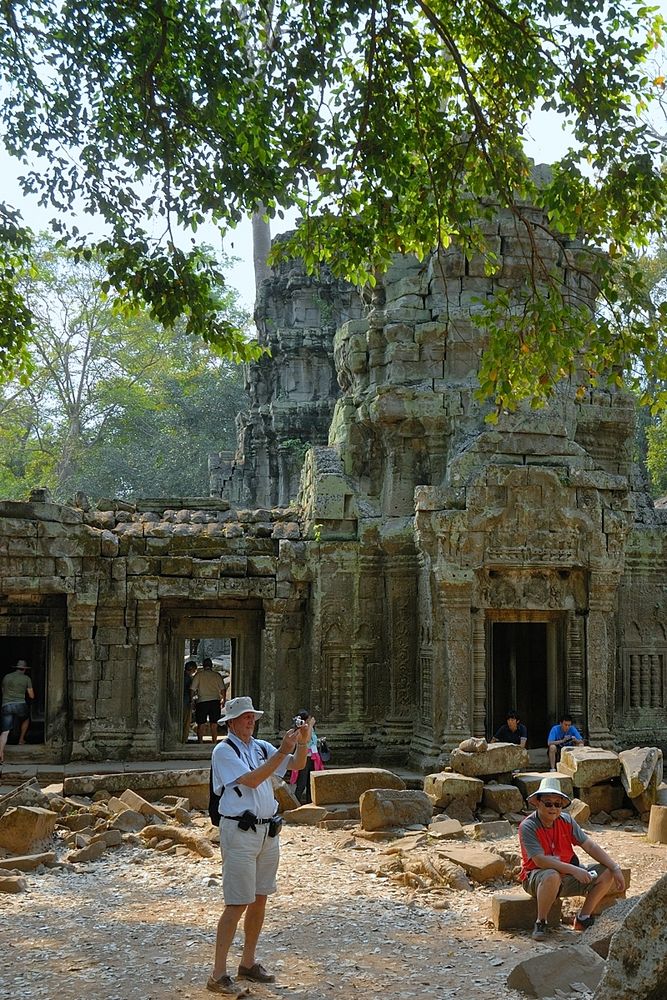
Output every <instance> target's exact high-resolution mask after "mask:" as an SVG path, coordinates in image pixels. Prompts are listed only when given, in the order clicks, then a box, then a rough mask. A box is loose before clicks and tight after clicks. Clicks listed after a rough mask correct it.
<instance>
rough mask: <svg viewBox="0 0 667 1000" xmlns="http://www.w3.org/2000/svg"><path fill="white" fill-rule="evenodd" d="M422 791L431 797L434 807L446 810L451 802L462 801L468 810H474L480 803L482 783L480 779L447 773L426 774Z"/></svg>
mask: <svg viewBox="0 0 667 1000" xmlns="http://www.w3.org/2000/svg"><path fill="white" fill-rule="evenodd" d="M424 791H425V792H426V794H427V795H430V796H431V800H432V802H433V805H434V806H439V807H440V808H441V809H446V808H447V807H448V806H449V805H450V803H452V802H453V801H455V800H456V801H462V802H463V803H465V805H467V806H468V808H469V809H471V810H472V809H474V808H475V807H476V806H477V804H478V803H479V802H481V801H482V795H483V793H484V782H483V781H482V780H481V779H480V778H467V777H465V776H464V775H461V774H452V773H451V772H449V771H439V772H437V773H436V774H427V775H426V777H425V778H424Z"/></svg>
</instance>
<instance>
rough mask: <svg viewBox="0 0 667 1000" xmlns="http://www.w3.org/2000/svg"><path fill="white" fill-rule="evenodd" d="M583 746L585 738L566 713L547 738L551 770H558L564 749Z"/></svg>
mask: <svg viewBox="0 0 667 1000" xmlns="http://www.w3.org/2000/svg"><path fill="white" fill-rule="evenodd" d="M583 745H584V738H583V736H582V735H581V733H580V732H579V730H578V729H577V727H576V726H575V725H574V723H573V722H572V716H571V715H568V714H567V713H565V714H564V715H562V716H561V720H560V722H559V724H558V725H556V726H552V727H551V729H550V730H549V736H548V737H547V748H548V751H549V767H550V768H551V770H552V771H555V770H556V763H557V762H558V761H559V760H560V754H561V750H562V749H563V747H582V746H583Z"/></svg>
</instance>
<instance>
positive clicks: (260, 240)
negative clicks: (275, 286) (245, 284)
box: [252, 205, 271, 302]
mask: <svg viewBox="0 0 667 1000" xmlns="http://www.w3.org/2000/svg"><path fill="white" fill-rule="evenodd" d="M265 212H266V209H265V207H264V205H260V206H259V210H258V211H257V212H255V213H254V214H253V216H252V262H253V267H254V269H255V302H257V296H258V295H259V289H260V287H261V284H262V282H263V281H264V279H265V278H268V276H269V265H268V264H267V260H268V257H269V251H270V249H271V226H270V224H269V222H268V221H267V220H265V219H264V214H265Z"/></svg>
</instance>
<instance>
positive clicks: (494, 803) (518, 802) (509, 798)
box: [482, 785, 525, 815]
mask: <svg viewBox="0 0 667 1000" xmlns="http://www.w3.org/2000/svg"><path fill="white" fill-rule="evenodd" d="M482 805H483V806H485V807H486V808H487V809H493V810H494V811H495V812H497V813H500V814H501V815H502V814H503V813H509V812H521V810H522V809H523V808H524V806H525V802H524V801H523V796H522V794H521V792H520V791H519V789H518V787H517V786H516V785H484V791H483V793H482Z"/></svg>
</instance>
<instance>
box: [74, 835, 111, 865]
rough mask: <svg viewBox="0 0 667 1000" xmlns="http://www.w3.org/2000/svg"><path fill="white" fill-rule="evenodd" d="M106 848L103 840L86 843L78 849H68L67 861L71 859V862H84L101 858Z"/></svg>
mask: <svg viewBox="0 0 667 1000" xmlns="http://www.w3.org/2000/svg"><path fill="white" fill-rule="evenodd" d="M106 849H107V845H106V844H105V842H104V841H103V840H98V841H97V843H91V844H87V845H86V847H82V848H80V849H79V850H78V851H70V853H69V854H68V855H67V859H66V860H67V861H71V862H72V864H84V862H86V861H97V860H98V858H101V857H102V855H103V854H104V852H105V851H106Z"/></svg>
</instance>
